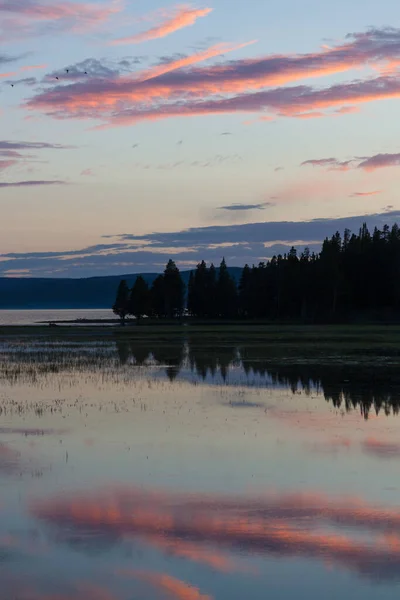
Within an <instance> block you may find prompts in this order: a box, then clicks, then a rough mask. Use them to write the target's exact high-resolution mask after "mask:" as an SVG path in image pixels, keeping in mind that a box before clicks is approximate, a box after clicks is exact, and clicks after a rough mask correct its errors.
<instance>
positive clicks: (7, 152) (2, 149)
mask: <svg viewBox="0 0 400 600" xmlns="http://www.w3.org/2000/svg"><path fill="white" fill-rule="evenodd" d="M71 148H73V146H64V145H63V144H53V143H49V142H26V141H21V142H17V141H16V142H11V141H8V140H0V171H2V170H3V171H4V170H5V169H8V168H11V167H14V166H15V165H18V164H21V163H26V162H30V161H32V160H35V158H36V155H35V154H24V152H25V151H27V150H30V151H32V150H66V149H71ZM12 186H14V184H13V183H6V184H4V186H3V187H12Z"/></svg>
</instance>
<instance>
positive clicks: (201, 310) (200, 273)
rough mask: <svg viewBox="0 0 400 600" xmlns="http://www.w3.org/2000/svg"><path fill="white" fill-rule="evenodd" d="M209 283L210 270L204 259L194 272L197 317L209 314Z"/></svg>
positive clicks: (195, 311) (195, 312)
mask: <svg viewBox="0 0 400 600" xmlns="http://www.w3.org/2000/svg"><path fill="white" fill-rule="evenodd" d="M207 284H208V271H207V265H206V263H205V262H204V260H202V261H201V263H199V264H198V265H197V267H196V271H195V274H194V305H193V308H194V314H195V315H196V316H197V317H205V316H207V308H208V307H207V294H208V290H207Z"/></svg>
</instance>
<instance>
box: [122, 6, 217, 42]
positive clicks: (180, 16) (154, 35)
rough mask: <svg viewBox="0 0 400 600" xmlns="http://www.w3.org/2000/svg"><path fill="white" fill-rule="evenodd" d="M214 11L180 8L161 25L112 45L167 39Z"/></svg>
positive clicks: (187, 7) (210, 9) (209, 9)
mask: <svg viewBox="0 0 400 600" xmlns="http://www.w3.org/2000/svg"><path fill="white" fill-rule="evenodd" d="M212 10H213V9H212V8H202V9H195V8H190V7H189V6H182V7H179V8H177V9H176V10H175V11H174V13H173V14H172V15H170V16H169V17H168V18H167V19H166V20H165V21H164V22H163V23H161V24H160V25H157V26H156V27H153V28H151V29H148V30H147V31H143V32H142V33H139V34H137V35H133V36H130V37H123V38H118V39H115V40H113V41H112V42H111V44H112V45H121V44H140V43H141V42H147V41H148V40H154V39H158V38H163V37H166V36H167V35H170V34H171V33H175V31H178V30H179V29H183V28H184V27H189V26H190V25H194V24H195V22H196V21H197V19H199V18H200V17H206V16H207V15H208V14H210V12H212Z"/></svg>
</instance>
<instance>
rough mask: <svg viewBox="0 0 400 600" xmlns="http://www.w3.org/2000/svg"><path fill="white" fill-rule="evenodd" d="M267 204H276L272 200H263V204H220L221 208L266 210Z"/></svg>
mask: <svg viewBox="0 0 400 600" xmlns="http://www.w3.org/2000/svg"><path fill="white" fill-rule="evenodd" d="M267 206H274V204H273V203H272V202H262V203H261V204H228V205H227V206H220V207H219V209H220V210H239V211H245V210H265V209H266V207H267Z"/></svg>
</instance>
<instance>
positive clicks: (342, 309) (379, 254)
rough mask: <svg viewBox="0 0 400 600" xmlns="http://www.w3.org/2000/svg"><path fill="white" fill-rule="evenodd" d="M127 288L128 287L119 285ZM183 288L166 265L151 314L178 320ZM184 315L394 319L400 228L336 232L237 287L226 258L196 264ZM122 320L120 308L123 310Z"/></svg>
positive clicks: (263, 266)
mask: <svg viewBox="0 0 400 600" xmlns="http://www.w3.org/2000/svg"><path fill="white" fill-rule="evenodd" d="M125 286H126V284H125ZM124 297H126V288H125V291H124V288H123V287H122V288H121V290H119V292H118V302H117V301H116V303H115V308H117V309H118V312H117V313H116V314H119V315H120V312H119V311H120V309H122V313H121V320H122V321H124V318H125V316H124V314H123V313H124V306H125V300H124ZM183 297H184V284H183V282H182V279H181V276H180V273H179V270H178V268H177V267H176V265H175V263H174V262H173V261H169V263H168V265H167V268H166V269H165V272H164V275H160V276H159V277H157V279H156V280H155V281H154V283H153V285H152V289H151V293H150V300H151V302H150V304H151V314H152V315H154V316H159V317H164V316H169V317H172V316H176V315H180V314H181V312H182V308H183ZM188 309H189V312H190V314H192V315H193V316H196V317H201V318H204V317H206V318H213V317H222V318H224V317H227V318H234V317H236V316H240V317H243V318H263V319H271V320H274V319H295V320H302V321H311V322H316V321H331V320H336V321H337V320H339V319H342V320H343V319H352V318H357V319H360V318H372V319H375V318H377V319H379V318H385V319H387V318H390V319H400V228H399V226H398V225H397V224H394V225H393V226H392V227H391V228H390V227H388V226H387V225H385V226H384V227H383V228H382V230H379V229H378V228H375V229H374V231H373V233H372V234H371V233H370V232H369V231H368V228H367V226H366V224H365V223H364V224H363V225H362V227H361V228H360V230H359V232H358V233H357V234H356V233H351V232H350V231H349V230H348V229H346V230H345V231H344V234H343V237H342V236H341V235H340V233H339V232H336V233H335V234H334V235H333V236H332V237H330V238H326V239H325V240H324V242H323V244H322V249H321V252H320V253H319V254H316V253H310V251H309V249H308V248H306V249H305V250H304V251H303V252H302V253H301V254H300V255H298V254H297V251H296V249H295V248H294V247H293V248H291V249H290V250H289V252H288V253H287V254H285V255H284V256H282V255H278V256H273V257H272V258H271V259H270V260H269V261H267V262H260V263H259V264H258V265H256V266H255V265H253V266H252V267H251V268H250V266H249V265H246V266H245V267H244V269H243V271H242V275H241V278H240V283H239V289H238V290H237V287H236V283H235V280H234V279H233V278H232V277H231V276H230V273H229V270H228V267H227V266H226V262H225V260H222V262H221V266H220V269H219V273H218V275H217V271H216V269H215V267H214V265H211V266H210V268H207V265H206V263H205V262H204V261H201V262H200V263H199V264H198V265H197V268H196V270H195V271H194V272H192V273H191V274H190V278H189V286H188ZM125 314H126V310H125Z"/></svg>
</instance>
